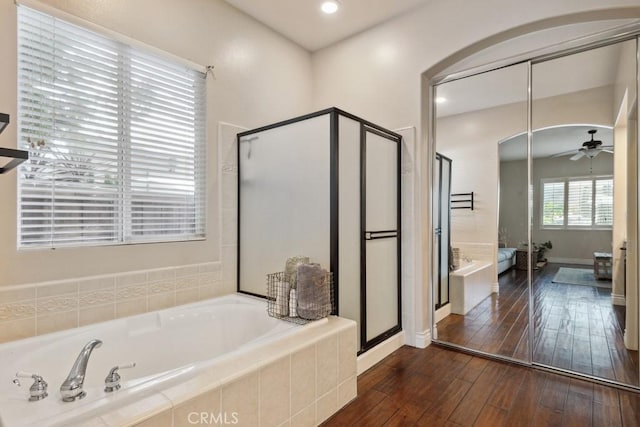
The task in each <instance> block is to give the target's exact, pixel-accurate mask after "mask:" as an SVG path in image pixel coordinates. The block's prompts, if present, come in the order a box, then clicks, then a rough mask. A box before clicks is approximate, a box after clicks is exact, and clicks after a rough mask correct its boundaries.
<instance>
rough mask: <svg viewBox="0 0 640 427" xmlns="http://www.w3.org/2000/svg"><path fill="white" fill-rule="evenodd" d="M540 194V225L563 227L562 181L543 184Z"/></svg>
mask: <svg viewBox="0 0 640 427" xmlns="http://www.w3.org/2000/svg"><path fill="white" fill-rule="evenodd" d="M542 194H543V195H542V199H543V200H542V203H543V211H542V225H547V226H562V225H564V181H562V182H544V183H543V189H542Z"/></svg>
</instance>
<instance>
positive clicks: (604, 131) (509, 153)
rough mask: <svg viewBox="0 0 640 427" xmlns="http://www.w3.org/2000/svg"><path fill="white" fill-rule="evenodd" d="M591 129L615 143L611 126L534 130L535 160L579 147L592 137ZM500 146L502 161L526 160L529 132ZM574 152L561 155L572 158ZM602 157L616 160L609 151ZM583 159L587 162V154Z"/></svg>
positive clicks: (602, 138)
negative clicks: (589, 132)
mask: <svg viewBox="0 0 640 427" xmlns="http://www.w3.org/2000/svg"><path fill="white" fill-rule="evenodd" d="M589 129H597V131H598V132H597V133H596V134H595V136H594V139H596V140H600V141H602V145H603V146H605V145H613V129H611V128H608V127H604V126H594V125H567V126H556V127H550V128H546V129H538V130H535V131H533V139H532V140H531V156H532V157H533V158H534V159H538V158H547V157H551V156H553V155H557V154H558V153H564V152H566V151H569V150H574V149H578V148H580V147H581V146H582V143H583V142H585V141H588V140H589V139H591V136H590V135H589V134H588V133H587V131H588V130H589ZM499 147H500V148H499V150H500V161H501V162H507V161H512V160H523V159H526V158H527V134H526V133H522V134H520V135H516V136H513V137H511V138H509V139H507V140H504V141H501V142H500V145H499ZM572 155H573V154H570V155H567V156H566V157H565V156H562V157H561V158H563V159H566V160H569V158H570V157H571V156H572ZM598 156H605V157H610V158H611V159H612V161H613V156H611V154H609V153H604V152H602V153H600V154H598ZM582 160H583V161H587V158H586V157H584V158H583V159H582Z"/></svg>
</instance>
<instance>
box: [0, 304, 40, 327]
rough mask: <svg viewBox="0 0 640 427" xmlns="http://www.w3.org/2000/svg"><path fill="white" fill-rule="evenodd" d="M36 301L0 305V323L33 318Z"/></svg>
mask: <svg viewBox="0 0 640 427" xmlns="http://www.w3.org/2000/svg"><path fill="white" fill-rule="evenodd" d="M35 315H36V301H35V300H28V301H21V302H12V303H9V304H1V305H0V322H7V321H11V320H18V319H26V318H28V317H31V318H33V317H35Z"/></svg>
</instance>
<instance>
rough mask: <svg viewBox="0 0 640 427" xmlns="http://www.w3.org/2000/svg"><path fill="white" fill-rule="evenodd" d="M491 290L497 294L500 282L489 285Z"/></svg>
mask: <svg viewBox="0 0 640 427" xmlns="http://www.w3.org/2000/svg"><path fill="white" fill-rule="evenodd" d="M491 292H493V293H496V294H499V293H500V283H498V282H495V283H494V284H492V285H491Z"/></svg>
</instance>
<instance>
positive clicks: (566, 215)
mask: <svg viewBox="0 0 640 427" xmlns="http://www.w3.org/2000/svg"><path fill="white" fill-rule="evenodd" d="M541 200H542V209H541V215H542V218H541V224H542V226H543V227H548V228H565V227H566V228H610V227H611V226H612V225H613V178H612V177H610V176H607V177H595V178H563V179H557V180H548V181H543V182H542V195H541Z"/></svg>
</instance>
